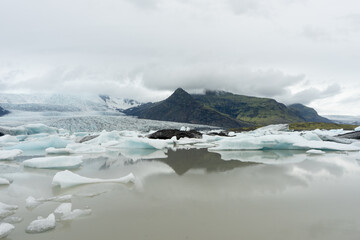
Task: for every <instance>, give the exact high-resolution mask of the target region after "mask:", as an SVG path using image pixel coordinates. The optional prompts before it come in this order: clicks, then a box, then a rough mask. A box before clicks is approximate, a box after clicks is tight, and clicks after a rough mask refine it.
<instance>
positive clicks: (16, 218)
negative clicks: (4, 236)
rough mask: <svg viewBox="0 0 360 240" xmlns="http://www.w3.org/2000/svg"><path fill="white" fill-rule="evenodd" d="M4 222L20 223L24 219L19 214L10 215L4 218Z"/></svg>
mask: <svg viewBox="0 0 360 240" xmlns="http://www.w3.org/2000/svg"><path fill="white" fill-rule="evenodd" d="M2 221H3V222H5V223H11V224H14V223H20V222H22V221H23V218H22V217H19V216H10V217H6V218H4V219H3V220H2Z"/></svg>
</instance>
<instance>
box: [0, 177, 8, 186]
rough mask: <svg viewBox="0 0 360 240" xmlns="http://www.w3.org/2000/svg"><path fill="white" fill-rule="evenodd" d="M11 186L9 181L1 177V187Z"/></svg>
mask: <svg viewBox="0 0 360 240" xmlns="http://www.w3.org/2000/svg"><path fill="white" fill-rule="evenodd" d="M9 184H10V181H9V180H7V179H6V178H2V177H0V186H1V185H9Z"/></svg>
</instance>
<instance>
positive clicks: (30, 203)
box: [25, 194, 72, 209]
mask: <svg viewBox="0 0 360 240" xmlns="http://www.w3.org/2000/svg"><path fill="white" fill-rule="evenodd" d="M71 198H72V195H70V194H69V195H62V196H56V197H50V198H38V199H36V198H34V197H32V196H29V197H28V198H27V199H26V205H25V206H26V208H28V209H34V208H36V207H38V206H39V205H41V204H43V203H45V202H70V201H71Z"/></svg>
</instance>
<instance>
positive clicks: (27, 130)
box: [0, 123, 58, 135]
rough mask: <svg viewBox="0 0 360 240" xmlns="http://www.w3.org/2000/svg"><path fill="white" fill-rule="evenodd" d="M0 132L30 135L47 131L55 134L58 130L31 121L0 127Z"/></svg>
mask: <svg viewBox="0 0 360 240" xmlns="http://www.w3.org/2000/svg"><path fill="white" fill-rule="evenodd" d="M0 129H1V132H3V133H6V134H9V135H32V134H38V133H49V134H56V133H58V130H57V129H56V128H54V127H49V126H46V125H45V124H42V123H33V124H27V125H23V126H18V127H4V126H1V127H0Z"/></svg>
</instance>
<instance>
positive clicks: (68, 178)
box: [52, 170, 135, 188]
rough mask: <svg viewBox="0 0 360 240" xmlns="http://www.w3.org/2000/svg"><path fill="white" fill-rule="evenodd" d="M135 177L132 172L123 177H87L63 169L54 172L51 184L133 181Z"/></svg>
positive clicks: (71, 185) (62, 186)
mask: <svg viewBox="0 0 360 240" xmlns="http://www.w3.org/2000/svg"><path fill="white" fill-rule="evenodd" d="M134 181H135V177H134V175H133V174H132V173H130V174H128V175H126V176H125V177H121V178H116V179H100V178H88V177H83V176H80V175H77V174H75V173H73V172H71V171H68V170H65V171H62V172H58V173H56V174H55V176H54V178H53V181H52V184H53V185H54V186H60V187H61V188H67V187H73V186H77V185H82V184H91V183H130V182H132V183H134Z"/></svg>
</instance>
